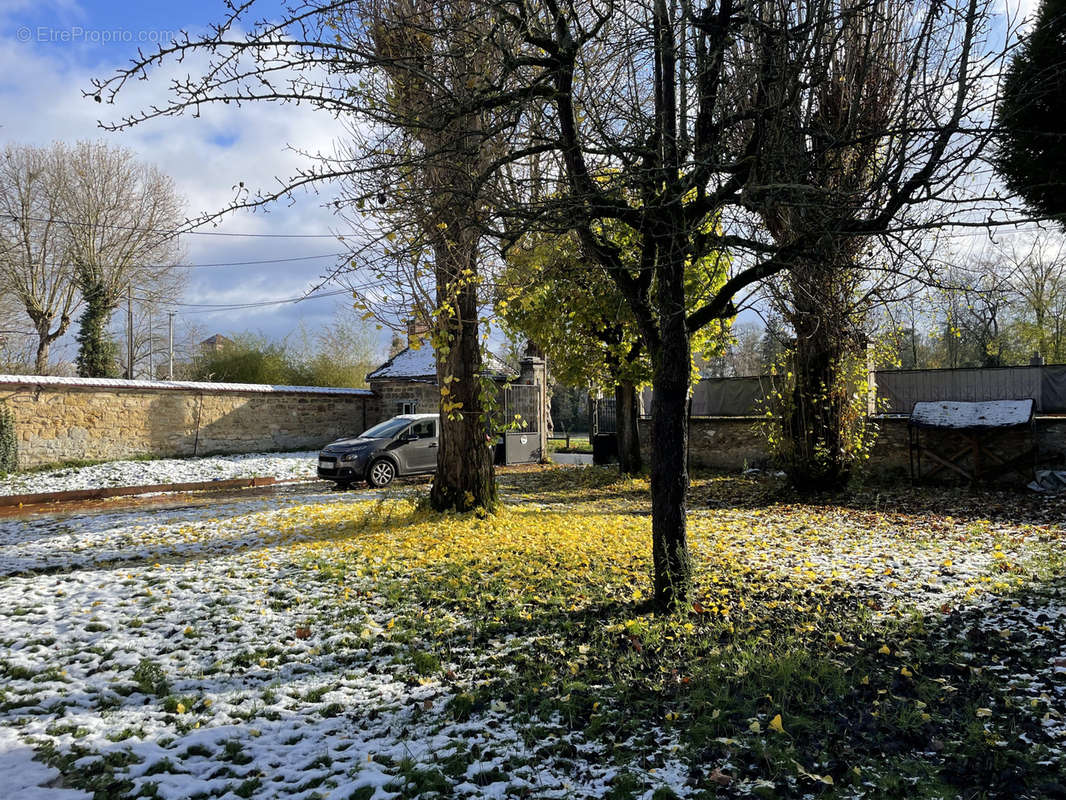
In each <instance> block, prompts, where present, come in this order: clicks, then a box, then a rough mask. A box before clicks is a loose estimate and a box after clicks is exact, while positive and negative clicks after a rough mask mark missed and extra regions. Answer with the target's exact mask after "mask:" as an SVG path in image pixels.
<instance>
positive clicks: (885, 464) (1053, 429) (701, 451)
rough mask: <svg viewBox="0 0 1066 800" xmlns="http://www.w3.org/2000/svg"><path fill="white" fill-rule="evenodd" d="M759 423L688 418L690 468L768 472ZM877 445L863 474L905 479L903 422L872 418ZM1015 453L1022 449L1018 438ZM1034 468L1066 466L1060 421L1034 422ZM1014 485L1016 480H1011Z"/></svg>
mask: <svg viewBox="0 0 1066 800" xmlns="http://www.w3.org/2000/svg"><path fill="white" fill-rule="evenodd" d="M760 419H761V418H760V417H693V418H692V421H691V426H690V428H689V434H690V440H689V448H690V461H691V464H692V466H693V467H703V468H707V469H720V470H726V471H731V472H736V471H739V470H742V469H745V468H748V467H759V468H765V467H768V466H771V464H770V454H769V451H768V450H767V448H766V443H765V441H764V440H763V438H762V435H761V434H760V433H759V432H758V430H757V427H756V424H757V423H758V422H759V420H760ZM874 421H875V422H876V424H877V425H878V426H879V431H878V436H877V441H876V442H875V444H874V447H873V449H872V451H871V453H870V460H869V462H868V463H867V466H866V474H868V475H869V476H870V477H872V478H875V479H899V478H907V479H909V478H910V450H909V439H908V436H907V418H906V417H877V418H875V420H874ZM1010 435H1012V436H1017V437H1019V441H1018V447H1019V448H1021V447H1024V446H1026V445H1025V442H1024V441H1023V440H1024V439H1027V438H1028V437H1027V436H1023V435H1022V434H1020V433H1012V434H1010ZM650 440H651V425H650V420H648V419H641V420H640V446H641V451H642V454H643V457H644V461H645V463H648V459H649V458H650V455H651V454H650ZM1036 440H1037V464H1038V465H1039V466H1046V467H1056V468H1059V469H1061V468H1063V467H1062V465H1063V464H1064V463H1066V416H1043V417H1037V418H1036ZM1012 477H1014V478H1015V479H1016V476H1012Z"/></svg>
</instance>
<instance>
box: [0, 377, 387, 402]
mask: <svg viewBox="0 0 1066 800" xmlns="http://www.w3.org/2000/svg"><path fill="white" fill-rule="evenodd" d="M2 384H8V385H15V386H73V387H77V388H89V389H149V390H152V391H167V390H178V391H189V390H192V391H204V392H251V393H254V394H275V393H290V394H334V395H335V394H347V395H356V396H360V397H369V396H371V395H372V394H373V392H371V391H370V390H369V389H347V388H343V387H334V386H286V385H283V384H265V383H204V382H199V381H128V380H120V379H118V378H63V377H58V376H55V375H0V385H2Z"/></svg>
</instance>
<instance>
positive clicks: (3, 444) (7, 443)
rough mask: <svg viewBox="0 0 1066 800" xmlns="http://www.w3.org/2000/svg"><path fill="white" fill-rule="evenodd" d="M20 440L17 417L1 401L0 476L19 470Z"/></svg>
mask: <svg viewBox="0 0 1066 800" xmlns="http://www.w3.org/2000/svg"><path fill="white" fill-rule="evenodd" d="M18 463H19V458H18V440H17V439H16V438H15V415H14V414H12V413H11V409H10V408H8V407H7V403H5V402H3V401H0V475H6V474H7V473H9V472H14V471H15V470H16V469H18Z"/></svg>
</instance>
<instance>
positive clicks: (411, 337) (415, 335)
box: [407, 319, 429, 347]
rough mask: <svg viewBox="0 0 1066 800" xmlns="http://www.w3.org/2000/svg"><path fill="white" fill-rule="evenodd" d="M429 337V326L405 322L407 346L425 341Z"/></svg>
mask: <svg viewBox="0 0 1066 800" xmlns="http://www.w3.org/2000/svg"><path fill="white" fill-rule="evenodd" d="M428 335H429V326H428V325H427V324H426V323H424V322H419V321H418V320H413V319H412V320H409V321H408V322H407V346H408V347H410V346H411V345H412V344H414V343H415V342H417V341H420V340H422V339H425V338H426V337H427V336H428Z"/></svg>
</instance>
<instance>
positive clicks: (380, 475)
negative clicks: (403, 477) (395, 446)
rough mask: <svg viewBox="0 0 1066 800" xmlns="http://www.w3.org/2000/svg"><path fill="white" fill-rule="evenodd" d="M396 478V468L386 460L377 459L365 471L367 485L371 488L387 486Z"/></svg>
mask: <svg viewBox="0 0 1066 800" xmlns="http://www.w3.org/2000/svg"><path fill="white" fill-rule="evenodd" d="M395 477H396V467H394V466H393V464H392V462H391V461H389V460H388V459H387V458H379V459H378V460H377V461H375V462H374V463H372V464H371V465H370V469H369V470H367V483H369V484H370V485H371V486H378V487H381V486H388V485H389V484H390V483H392V479H393V478H395Z"/></svg>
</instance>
